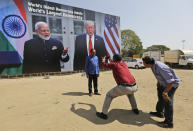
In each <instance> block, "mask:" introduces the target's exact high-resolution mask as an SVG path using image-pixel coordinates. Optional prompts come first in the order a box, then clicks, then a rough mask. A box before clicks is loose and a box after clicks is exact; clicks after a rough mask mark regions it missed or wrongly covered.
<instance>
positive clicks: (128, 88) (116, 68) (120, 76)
mask: <svg viewBox="0 0 193 131" xmlns="http://www.w3.org/2000/svg"><path fill="white" fill-rule="evenodd" d="M121 60H122V58H121V56H120V55H118V54H115V55H114V56H113V60H110V61H111V62H110V63H106V62H105V57H104V58H103V61H102V66H104V67H106V68H109V69H112V71H113V76H114V79H115V81H116V83H117V86H115V87H114V88H113V89H111V90H110V91H109V92H108V93H107V94H106V98H105V101H104V104H103V109H102V112H97V113H96V115H97V117H100V118H101V119H107V118H108V116H107V113H108V109H109V107H110V104H111V102H112V100H113V99H114V98H115V97H118V96H122V95H127V97H128V99H129V101H130V104H131V107H132V110H133V112H134V113H135V114H139V110H138V108H137V104H136V101H135V96H134V92H136V91H137V90H138V86H137V85H136V81H135V79H134V77H133V76H132V74H131V73H130V71H129V69H128V67H127V65H126V64H125V63H124V62H122V61H121Z"/></svg>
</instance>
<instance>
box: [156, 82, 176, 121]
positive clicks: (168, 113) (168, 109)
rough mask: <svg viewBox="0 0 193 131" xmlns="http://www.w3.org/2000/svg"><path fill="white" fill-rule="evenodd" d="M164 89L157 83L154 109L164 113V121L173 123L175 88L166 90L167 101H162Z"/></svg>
mask: <svg viewBox="0 0 193 131" xmlns="http://www.w3.org/2000/svg"><path fill="white" fill-rule="evenodd" d="M164 89H165V87H163V86H161V85H159V84H157V93H158V102H157V105H156V111H157V112H160V113H164V116H165V122H166V123H168V124H173V101H174V93H175V91H176V88H174V87H172V89H171V90H170V91H169V92H168V96H169V97H170V101H169V102H166V101H164V99H163V97H162V93H163V91H164Z"/></svg>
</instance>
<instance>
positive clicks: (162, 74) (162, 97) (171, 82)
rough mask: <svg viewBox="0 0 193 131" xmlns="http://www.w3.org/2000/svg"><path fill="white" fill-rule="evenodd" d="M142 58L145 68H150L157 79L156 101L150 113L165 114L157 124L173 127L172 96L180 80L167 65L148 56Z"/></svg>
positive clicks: (155, 114)
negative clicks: (162, 119)
mask: <svg viewBox="0 0 193 131" xmlns="http://www.w3.org/2000/svg"><path fill="white" fill-rule="evenodd" d="M142 60H143V63H144V66H145V67H146V68H151V70H152V72H153V74H154V75H155V77H156V79H157V81H158V82H157V92H158V93H157V94H158V102H157V105H156V112H150V114H151V115H154V116H157V117H162V118H163V117H164V116H165V120H164V121H163V122H159V123H158V124H159V126H161V127H164V128H173V97H174V93H175V91H176V89H177V88H178V86H179V83H180V80H179V78H178V76H177V75H176V74H175V73H174V71H173V70H172V69H171V68H169V67H168V66H167V65H165V64H163V63H161V62H159V61H155V60H154V59H153V58H150V57H149V56H146V57H144V58H143V59H142ZM163 114H164V116H163Z"/></svg>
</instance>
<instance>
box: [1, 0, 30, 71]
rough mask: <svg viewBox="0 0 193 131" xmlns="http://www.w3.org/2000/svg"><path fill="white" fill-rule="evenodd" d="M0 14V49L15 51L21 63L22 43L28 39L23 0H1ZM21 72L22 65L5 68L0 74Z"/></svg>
mask: <svg viewBox="0 0 193 131" xmlns="http://www.w3.org/2000/svg"><path fill="white" fill-rule="evenodd" d="M0 14H1V15H0V51H16V52H17V53H18V54H19V57H20V61H21V63H22V61H23V50H24V43H25V41H26V40H28V39H29V35H28V30H27V18H26V13H25V8H24V5H23V0H1V1H0ZM21 73H22V66H20V67H15V68H5V69H4V70H3V71H2V72H0V75H2V74H3V75H4V74H21Z"/></svg>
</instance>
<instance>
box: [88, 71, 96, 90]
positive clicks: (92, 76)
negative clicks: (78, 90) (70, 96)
mask: <svg viewBox="0 0 193 131" xmlns="http://www.w3.org/2000/svg"><path fill="white" fill-rule="evenodd" d="M92 82H93V84H94V93H98V89H97V86H98V84H97V82H98V75H97V74H95V75H90V74H89V77H88V91H89V93H92Z"/></svg>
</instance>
